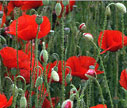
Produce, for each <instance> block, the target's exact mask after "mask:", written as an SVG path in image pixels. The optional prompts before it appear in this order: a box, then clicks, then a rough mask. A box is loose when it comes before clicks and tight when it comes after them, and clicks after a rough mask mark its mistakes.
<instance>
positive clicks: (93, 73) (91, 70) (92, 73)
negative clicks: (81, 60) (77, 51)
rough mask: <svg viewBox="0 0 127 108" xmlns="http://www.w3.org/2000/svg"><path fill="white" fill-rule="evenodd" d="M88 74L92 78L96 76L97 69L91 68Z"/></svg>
mask: <svg viewBox="0 0 127 108" xmlns="http://www.w3.org/2000/svg"><path fill="white" fill-rule="evenodd" d="M86 74H87V75H90V76H95V75H96V71H95V67H94V66H93V65H91V66H89V70H88V71H87V72H86Z"/></svg>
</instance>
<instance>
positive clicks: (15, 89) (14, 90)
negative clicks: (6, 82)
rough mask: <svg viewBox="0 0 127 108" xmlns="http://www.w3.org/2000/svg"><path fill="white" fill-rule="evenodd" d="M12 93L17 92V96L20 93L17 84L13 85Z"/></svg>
mask: <svg viewBox="0 0 127 108" xmlns="http://www.w3.org/2000/svg"><path fill="white" fill-rule="evenodd" d="M11 92H12V93H13V92H15V94H17V93H18V87H17V86H16V85H15V84H12V85H11Z"/></svg>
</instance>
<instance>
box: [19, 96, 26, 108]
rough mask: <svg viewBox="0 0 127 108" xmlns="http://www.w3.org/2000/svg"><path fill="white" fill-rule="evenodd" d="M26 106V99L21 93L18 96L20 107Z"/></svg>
mask: <svg viewBox="0 0 127 108" xmlns="http://www.w3.org/2000/svg"><path fill="white" fill-rule="evenodd" d="M26 107H27V100H26V97H25V96H24V95H23V96H21V98H20V108H26Z"/></svg>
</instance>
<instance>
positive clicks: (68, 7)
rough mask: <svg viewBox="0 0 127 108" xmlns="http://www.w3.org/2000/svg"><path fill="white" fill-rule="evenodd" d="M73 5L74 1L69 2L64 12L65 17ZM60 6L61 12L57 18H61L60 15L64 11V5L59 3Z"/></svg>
mask: <svg viewBox="0 0 127 108" xmlns="http://www.w3.org/2000/svg"><path fill="white" fill-rule="evenodd" d="M73 5H75V0H70V2H69V4H68V5H67V6H66V12H65V14H66V15H67V14H68V13H69V12H70V11H72V10H73ZM61 6H62V10H61V14H60V16H59V18H61V17H62V13H63V11H64V5H63V4H62V2H61Z"/></svg>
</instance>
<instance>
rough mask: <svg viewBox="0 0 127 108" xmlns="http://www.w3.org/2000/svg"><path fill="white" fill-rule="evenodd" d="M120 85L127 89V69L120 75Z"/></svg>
mask: <svg viewBox="0 0 127 108" xmlns="http://www.w3.org/2000/svg"><path fill="white" fill-rule="evenodd" d="M119 82H120V85H121V86H122V87H123V88H124V89H126V90H127V70H126V69H125V70H123V71H122V72H121V76H120V81H119Z"/></svg>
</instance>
